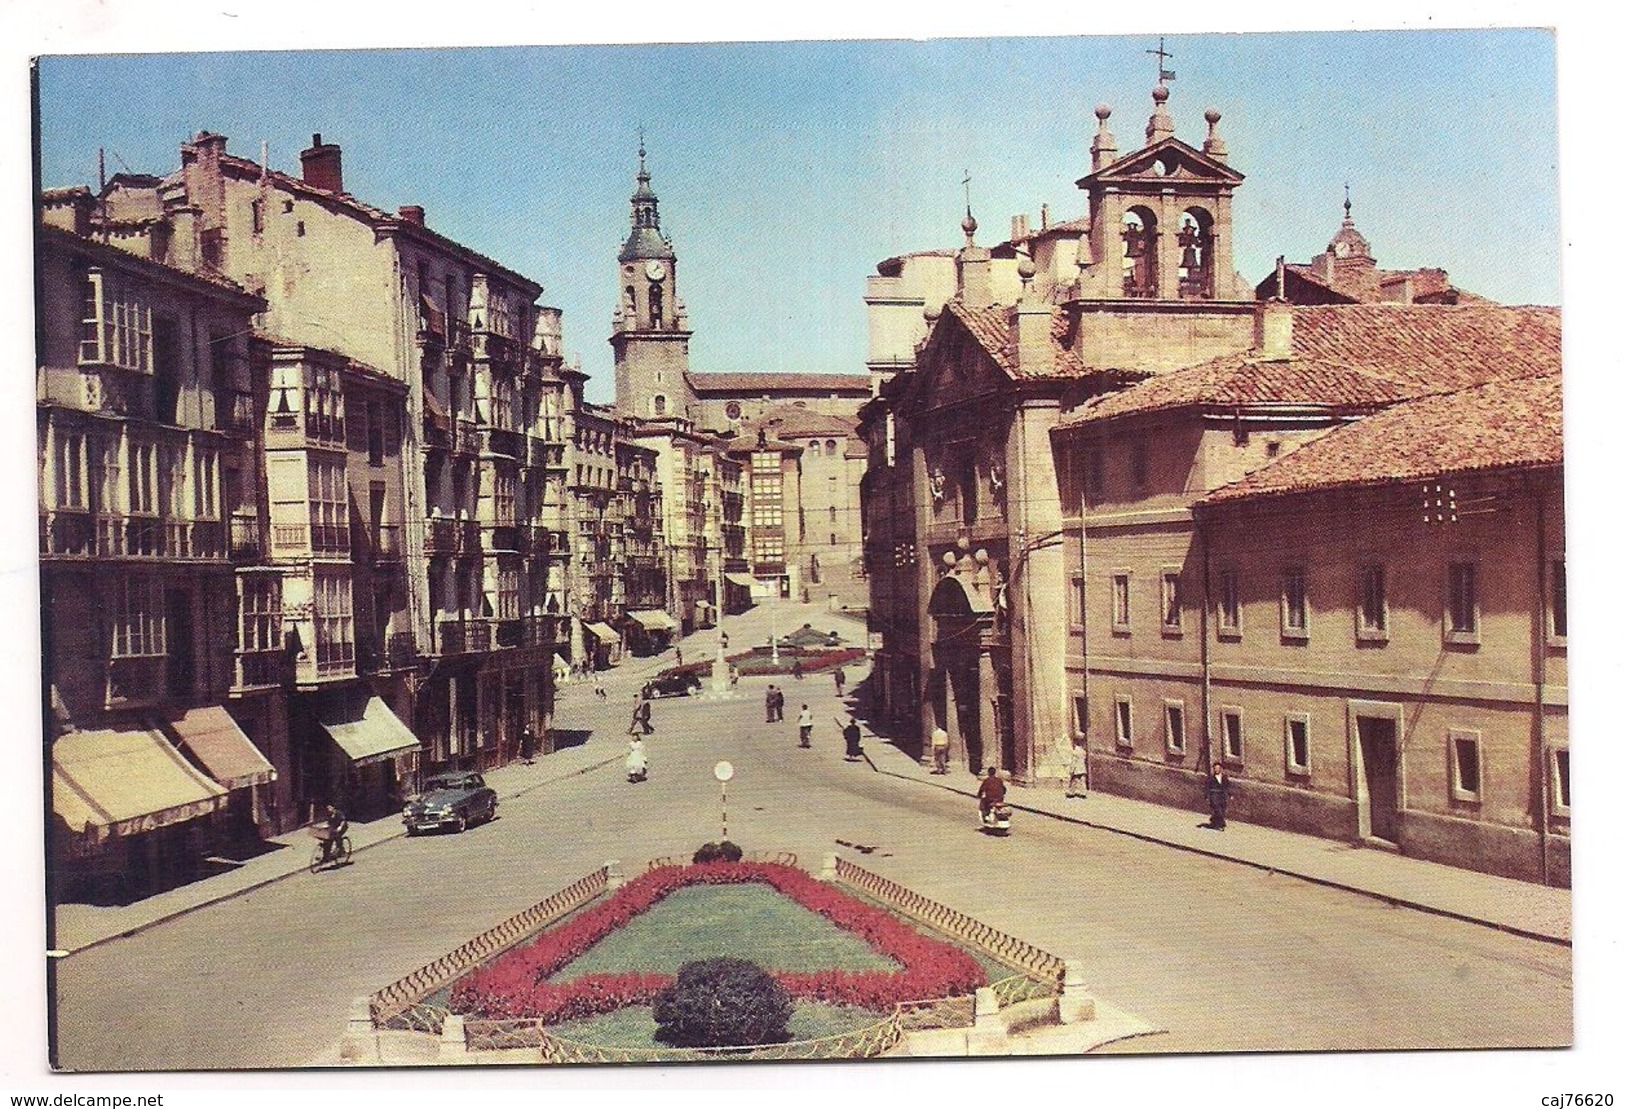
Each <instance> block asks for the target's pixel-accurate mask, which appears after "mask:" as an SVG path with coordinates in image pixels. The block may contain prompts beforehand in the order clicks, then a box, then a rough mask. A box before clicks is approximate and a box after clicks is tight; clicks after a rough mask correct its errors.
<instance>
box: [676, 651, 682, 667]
mask: <svg viewBox="0 0 1625 1109" xmlns="http://www.w3.org/2000/svg"><path fill="white" fill-rule="evenodd" d="M677 665H678V666H681V665H683V649H682V648H681V647H679V648H677Z"/></svg>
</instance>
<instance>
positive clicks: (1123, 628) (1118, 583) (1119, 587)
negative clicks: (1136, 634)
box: [1112, 570, 1131, 635]
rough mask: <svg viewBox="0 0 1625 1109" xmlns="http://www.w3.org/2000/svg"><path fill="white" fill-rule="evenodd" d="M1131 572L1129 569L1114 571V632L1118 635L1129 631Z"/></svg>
mask: <svg viewBox="0 0 1625 1109" xmlns="http://www.w3.org/2000/svg"><path fill="white" fill-rule="evenodd" d="M1130 577H1131V573H1130V571H1128V570H1114V571H1113V572H1112V632H1113V633H1114V634H1117V635H1127V634H1128V633H1129V622H1128V618H1129V608H1128V583H1129V578H1130Z"/></svg>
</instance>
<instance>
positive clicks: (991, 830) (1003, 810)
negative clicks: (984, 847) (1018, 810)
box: [982, 801, 1010, 836]
mask: <svg viewBox="0 0 1625 1109" xmlns="http://www.w3.org/2000/svg"><path fill="white" fill-rule="evenodd" d="M982 831H983V832H986V833H987V834H988V835H990V836H1007V835H1009V834H1010V806H1009V805H1007V804H1005V803H1004V802H1003V801H997V802H995V803H993V804H992V805H990V806H988V810H987V811H986V812H984V813H983V814H982Z"/></svg>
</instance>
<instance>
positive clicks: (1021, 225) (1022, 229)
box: [1010, 212, 1029, 242]
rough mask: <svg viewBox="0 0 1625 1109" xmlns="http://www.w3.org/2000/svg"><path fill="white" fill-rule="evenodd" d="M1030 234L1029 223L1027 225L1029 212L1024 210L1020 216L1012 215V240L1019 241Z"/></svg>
mask: <svg viewBox="0 0 1625 1109" xmlns="http://www.w3.org/2000/svg"><path fill="white" fill-rule="evenodd" d="M1028 234H1029V232H1028V225H1027V213H1025V212H1023V213H1021V214H1020V215H1019V216H1011V217H1010V238H1011V240H1012V241H1014V242H1019V241H1020V240H1022V239H1025V238H1026V237H1027V235H1028Z"/></svg>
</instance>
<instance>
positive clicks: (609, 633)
mask: <svg viewBox="0 0 1625 1109" xmlns="http://www.w3.org/2000/svg"><path fill="white" fill-rule="evenodd" d="M583 626H584V627H585V628H586V629H587V630H588V631H590V632H592V634H593V635H596V636H597V637H598V642H600V643H602V644H604V645H606V646H613V645H615V644H616V643H619V642H620V641H621V637H620V635H619V634H617V632H616V631H615V629H614V628H612V627H610V626H609V625H608V624H597V623H584V624H583Z"/></svg>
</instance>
